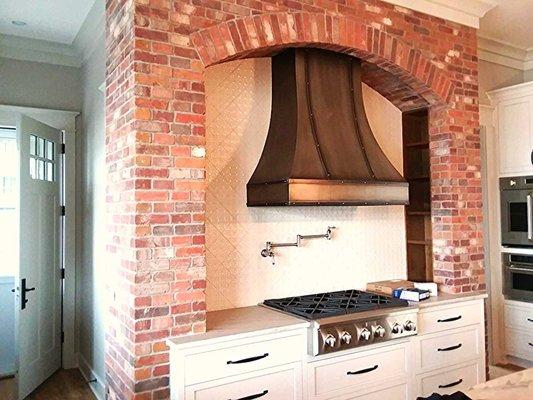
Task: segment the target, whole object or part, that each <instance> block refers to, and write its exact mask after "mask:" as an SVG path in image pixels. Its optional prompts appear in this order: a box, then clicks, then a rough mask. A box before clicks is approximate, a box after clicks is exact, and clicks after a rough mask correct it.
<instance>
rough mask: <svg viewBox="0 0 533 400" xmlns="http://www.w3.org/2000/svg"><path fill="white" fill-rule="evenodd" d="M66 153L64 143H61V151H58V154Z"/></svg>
mask: <svg viewBox="0 0 533 400" xmlns="http://www.w3.org/2000/svg"><path fill="white" fill-rule="evenodd" d="M66 152H67V150H66V146H65V143H61V150H60V153H61V154H65V153H66Z"/></svg>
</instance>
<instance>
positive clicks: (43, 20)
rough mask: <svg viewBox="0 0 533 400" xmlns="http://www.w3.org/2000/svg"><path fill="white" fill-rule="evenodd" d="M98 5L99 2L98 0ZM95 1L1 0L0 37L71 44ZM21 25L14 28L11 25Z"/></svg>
mask: <svg viewBox="0 0 533 400" xmlns="http://www.w3.org/2000/svg"><path fill="white" fill-rule="evenodd" d="M98 1H100V0H98ZM94 2H95V0H1V1H0V3H1V7H0V33H3V34H6V35H14V36H21V37H26V38H31V39H39V40H46V41H50V42H56V43H61V44H72V43H73V41H74V39H75V38H76V36H77V34H78V32H79V30H80V28H81V26H82V25H83V22H84V21H85V18H86V17H87V14H88V13H89V11H90V10H91V8H92V6H93V4H94ZM13 20H16V21H23V22H25V23H26V24H27V25H26V26H15V25H13V24H12V23H11V21H13Z"/></svg>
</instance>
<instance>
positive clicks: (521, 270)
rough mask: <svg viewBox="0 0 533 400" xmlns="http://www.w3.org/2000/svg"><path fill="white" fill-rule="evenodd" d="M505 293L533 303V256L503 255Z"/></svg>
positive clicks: (516, 298)
mask: <svg viewBox="0 0 533 400" xmlns="http://www.w3.org/2000/svg"><path fill="white" fill-rule="evenodd" d="M502 256H503V293H504V294H505V296H506V297H507V298H508V299H511V300H524V301H528V302H533V255H525V254H509V253H503V254H502Z"/></svg>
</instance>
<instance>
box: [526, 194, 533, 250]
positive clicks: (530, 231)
mask: <svg viewBox="0 0 533 400" xmlns="http://www.w3.org/2000/svg"><path fill="white" fill-rule="evenodd" d="M526 200H527V238H528V240H533V217H532V215H531V213H532V212H533V197H531V193H530V194H528V195H527V196H526Z"/></svg>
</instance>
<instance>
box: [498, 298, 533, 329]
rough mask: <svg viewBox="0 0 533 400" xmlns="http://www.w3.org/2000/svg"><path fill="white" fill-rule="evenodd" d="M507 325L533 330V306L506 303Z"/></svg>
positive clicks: (508, 326)
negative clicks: (529, 307) (525, 306)
mask: <svg viewBox="0 0 533 400" xmlns="http://www.w3.org/2000/svg"><path fill="white" fill-rule="evenodd" d="M504 313H505V326H506V327H507V328H515V329H523V330H526V331H528V330H532V331H533V308H532V309H528V308H522V307H515V306H512V305H509V304H505V312H504Z"/></svg>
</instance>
